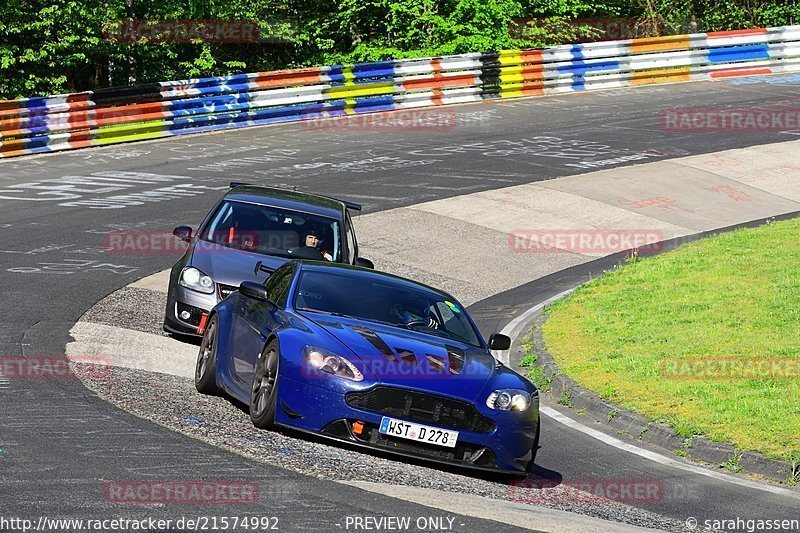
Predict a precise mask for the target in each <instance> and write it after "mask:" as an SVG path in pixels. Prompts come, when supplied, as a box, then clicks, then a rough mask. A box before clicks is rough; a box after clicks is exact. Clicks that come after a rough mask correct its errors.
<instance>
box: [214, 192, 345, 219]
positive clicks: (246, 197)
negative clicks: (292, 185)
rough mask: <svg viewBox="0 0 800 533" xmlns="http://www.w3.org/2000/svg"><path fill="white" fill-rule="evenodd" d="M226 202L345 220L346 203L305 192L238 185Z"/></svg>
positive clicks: (228, 193)
mask: <svg viewBox="0 0 800 533" xmlns="http://www.w3.org/2000/svg"><path fill="white" fill-rule="evenodd" d="M224 198H225V200H236V201H240V202H248V203H252V204H259V205H268V206H272V207H282V208H285V209H292V210H294V211H303V212H306V213H311V214H314V215H322V216H327V217H331V218H336V219H342V218H344V212H345V209H346V206H345V204H344V202H342V201H340V200H335V199H333V198H328V197H325V196H319V195H316V194H309V193H304V192H297V191H290V190H287V189H277V188H274V187H261V186H258V185H238V186H235V187H232V188H231V190H230V191H228V192H227V193H226V194H225V197H224Z"/></svg>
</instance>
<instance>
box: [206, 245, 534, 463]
mask: <svg viewBox="0 0 800 533" xmlns="http://www.w3.org/2000/svg"><path fill="white" fill-rule="evenodd" d="M510 343H511V340H510V339H509V338H508V337H507V336H505V335H501V334H498V333H495V334H493V335H492V336H491V337H490V338H489V342H488V343H486V342H485V341H484V339H483V338H482V337H481V335H480V333H479V331H478V329H477V327H476V326H475V324H474V322H473V321H472V319H471V318H470V316H469V315H468V314H467V312H466V310H465V309H464V308H463V307H462V306H461V304H460V303H459V302H458V301H457V300H456V299H455V298H453V297H452V296H450V295H448V294H446V293H443V292H440V291H438V290H435V289H433V288H431V287H428V286H425V285H422V284H420V283H416V282H413V281H410V280H406V279H403V278H400V277H396V276H393V275H390V274H386V273H382V272H377V271H375V270H370V269H366V268H360V267H356V266H349V265H342V264H336V263H329V262H324V261H299V260H293V261H290V262H288V263H286V264H285V265H283V266H281V267H280V268H278V269H277V270H276V271H275V272H274V273H273V274H272V275H271V276H270V277H269V279H268V280H267V281H266V282H264V283H263V284H262V283H258V282H253V281H245V282H243V283H242V284H241V285H240V287H239V290H238V291H234V292H233V293H231V294H230V295H229V296H228V297H227V298H225V299H224V300H223V301H222V302H220V303H219V304H217V305H216V306H215V307H214V308H213V310H212V311H211V313H210V315H209V319H208V324H207V328H206V331H205V332H204V335H203V339H202V343H201V345H200V353H199V355H198V358H197V368H196V372H195V386H196V387H197V390H198V391H200V392H201V393H205V394H227V395H229V396H232V397H233V398H235V399H237V400H239V401H241V402H243V403H245V404H247V405H249V408H250V418H251V420H252V421H253V424H255V425H256V426H257V427H259V428H275V427H279V426H280V427H288V428H292V429H294V430H299V431H304V432H309V433H313V434H316V435H321V436H324V437H330V438H333V439H337V440H341V441H346V442H348V443H351V444H355V445H359V446H365V447H369V448H373V449H378V450H384V451H391V452H394V453H397V454H401V455H406V456H412V457H417V458H423V459H429V460H434V461H439V462H444V463H450V464H455V465H461V466H465V467H471V468H478V469H485V470H492V471H502V472H509V473H515V474H522V475H524V474H525V473H526V472H528V471H530V468H531V467H532V466H533V463H534V459H535V456H536V451H537V448H538V441H539V393H538V391H537V390H536V388H535V387H534V386H533V385H532V384H531V383H530V382H529V381H528V380H526V379H525V378H523V377H522V376H520V375H519V374H517V373H515V372H513V371H512V370H510V369H508V368H507V367H505V366H503V365H502V364H501V363H499V362H498V361H497V360H495V358H494V357H492V355H491V353H489V350H505V349H508V348H509V346H510Z"/></svg>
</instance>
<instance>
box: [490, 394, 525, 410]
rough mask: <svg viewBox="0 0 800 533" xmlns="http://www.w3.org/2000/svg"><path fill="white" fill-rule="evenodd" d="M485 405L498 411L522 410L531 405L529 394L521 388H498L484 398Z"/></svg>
mask: <svg viewBox="0 0 800 533" xmlns="http://www.w3.org/2000/svg"><path fill="white" fill-rule="evenodd" d="M486 405H487V406H488V407H490V408H492V409H497V410H498V411H524V410H526V409H527V408H528V407H530V406H531V395H530V393H528V392H527V391H524V390H521V389H498V390H496V391H494V392H493V393H491V394H490V395H489V397H488V398H486Z"/></svg>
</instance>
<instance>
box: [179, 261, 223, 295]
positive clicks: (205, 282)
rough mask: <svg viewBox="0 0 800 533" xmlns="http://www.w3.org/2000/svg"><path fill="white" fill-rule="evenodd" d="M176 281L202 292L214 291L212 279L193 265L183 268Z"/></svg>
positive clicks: (209, 292)
mask: <svg viewBox="0 0 800 533" xmlns="http://www.w3.org/2000/svg"><path fill="white" fill-rule="evenodd" d="M178 283H179V284H180V285H181V286H182V287H186V288H187V289H192V290H193V291H197V292H204V293H206V294H211V293H212V292H214V280H212V279H211V278H210V277H208V276H206V275H205V274H203V273H202V272H201V271H199V270H197V269H196V268H194V267H186V268H184V269H183V271H182V272H181V276H180V278H178Z"/></svg>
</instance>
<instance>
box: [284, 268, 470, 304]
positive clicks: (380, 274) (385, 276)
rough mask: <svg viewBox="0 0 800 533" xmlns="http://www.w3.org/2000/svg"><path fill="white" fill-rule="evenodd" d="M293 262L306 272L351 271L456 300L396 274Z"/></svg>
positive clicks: (367, 269)
mask: <svg viewBox="0 0 800 533" xmlns="http://www.w3.org/2000/svg"><path fill="white" fill-rule="evenodd" d="M293 262H295V263H298V264H300V265H301V269H302V270H304V271H305V270H308V271H311V272H320V271H323V272H324V271H326V270H338V271H349V272H352V273H353V274H354V276H364V277H371V278H383V279H388V280H391V281H395V282H397V283H398V284H399V285H405V286H407V287H413V288H418V289H427V290H429V291H433V292H436V293H438V294H442V295H444V296H447V297H448V298H452V299H453V300H456V299H455V298H453V296H452V295H451V294H450V293H448V292H445V291H443V290H441V289H437V288H436V287H431V286H430V285H425V284H424V283H420V282H418V281H414V280H411V279H408V278H404V277H401V276H396V275H394V274H389V273H388V272H383V271H381V270H375V269H373V268H364V267H359V266H354V265H347V264H343V263H332V262H330V261H308V260H299V259H295V260H294V261H293Z"/></svg>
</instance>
